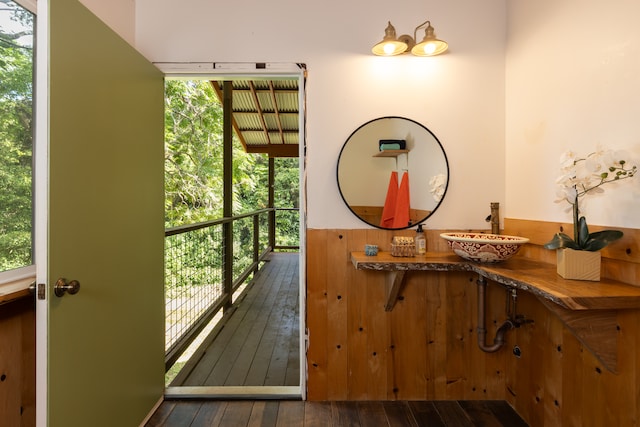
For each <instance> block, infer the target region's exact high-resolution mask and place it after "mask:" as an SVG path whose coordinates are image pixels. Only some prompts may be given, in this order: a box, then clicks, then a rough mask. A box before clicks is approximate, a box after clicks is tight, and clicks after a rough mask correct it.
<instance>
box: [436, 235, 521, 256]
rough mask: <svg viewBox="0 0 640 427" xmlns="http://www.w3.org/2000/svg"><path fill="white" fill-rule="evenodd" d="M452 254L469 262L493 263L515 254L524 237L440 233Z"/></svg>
mask: <svg viewBox="0 0 640 427" xmlns="http://www.w3.org/2000/svg"><path fill="white" fill-rule="evenodd" d="M440 237H442V238H443V239H445V240H446V241H447V243H449V247H450V248H451V249H452V250H453V252H454V253H455V254H456V255H458V256H460V257H462V258H464V259H466V260H469V261H476V262H486V263H495V262H500V261H505V260H507V259H509V258H511V257H512V256H513V255H515V254H517V253H518V251H519V250H520V246H522V245H524V244H525V243H527V242H528V241H529V239H527V238H526V237H516V236H506V235H503V234H482V233H442V234H440Z"/></svg>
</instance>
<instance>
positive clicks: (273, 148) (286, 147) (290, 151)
mask: <svg viewBox="0 0 640 427" xmlns="http://www.w3.org/2000/svg"><path fill="white" fill-rule="evenodd" d="M298 150H299V146H298V144H269V145H251V146H249V147H248V148H247V153H254V154H267V155H269V157H298V156H299V151H298Z"/></svg>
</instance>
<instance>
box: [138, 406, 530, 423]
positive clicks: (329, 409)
mask: <svg viewBox="0 0 640 427" xmlns="http://www.w3.org/2000/svg"><path fill="white" fill-rule="evenodd" d="M178 426H180V427H187V426H189V427H204V426H206V427H214V426H224V427H241V426H263V427H267V426H287V427H289V426H292V427H295V426H303V427H315V426H318V427H327V426H333V427H339V426H353V427H355V426H362V427H369V426H371V427H382V426H434V427H438V426H452V427H466V426H487V427H499V426H505V427H526V426H527V423H525V422H524V420H523V419H522V418H521V417H520V416H519V415H518V414H517V413H516V412H515V411H514V410H513V408H511V406H509V404H508V403H506V402H504V401H497V400H489V401H453V400H450V401H393V402H392V401H388V402H355V401H352V402H302V401H274V400H269V401H194V400H184V401H166V402H164V403H163V404H162V405H161V406H160V408H158V410H157V411H156V412H155V413H154V415H153V416H152V417H151V419H150V420H149V422H148V423H147V424H146V427H178Z"/></svg>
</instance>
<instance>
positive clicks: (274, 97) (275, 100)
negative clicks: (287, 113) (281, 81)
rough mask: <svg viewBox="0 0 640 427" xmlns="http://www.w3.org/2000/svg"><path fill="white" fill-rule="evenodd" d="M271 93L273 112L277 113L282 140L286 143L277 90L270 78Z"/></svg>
mask: <svg viewBox="0 0 640 427" xmlns="http://www.w3.org/2000/svg"><path fill="white" fill-rule="evenodd" d="M269 93H270V95H271V102H272V103H273V112H274V113H275V115H276V123H277V125H278V132H279V133H280V142H281V143H283V144H284V142H285V141H284V133H282V121H281V119H280V109H279V108H278V100H277V99H276V92H275V89H274V87H273V82H272V81H271V80H269Z"/></svg>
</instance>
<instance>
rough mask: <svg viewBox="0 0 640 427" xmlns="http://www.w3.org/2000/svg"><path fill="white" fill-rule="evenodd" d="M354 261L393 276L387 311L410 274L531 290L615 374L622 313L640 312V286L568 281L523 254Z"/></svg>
mask: <svg viewBox="0 0 640 427" xmlns="http://www.w3.org/2000/svg"><path fill="white" fill-rule="evenodd" d="M351 261H352V262H353V265H354V266H355V268H356V269H358V270H378V271H385V272H387V274H388V296H387V303H386V305H385V310H387V311H391V310H392V309H393V307H394V305H395V303H396V300H397V299H398V296H399V294H400V291H401V289H402V286H403V282H404V276H405V274H406V272H407V271H470V272H474V273H477V274H478V275H480V276H482V277H485V278H487V279H490V280H493V281H495V282H497V283H500V284H502V285H504V286H506V287H511V288H515V289H521V290H524V291H527V292H531V293H532V294H534V295H535V296H536V297H537V298H538V299H539V300H540V301H541V302H542V303H543V304H544V306H545V307H547V309H549V310H550V311H551V312H552V313H554V314H555V315H557V316H558V317H559V318H560V320H561V321H562V322H563V323H564V325H565V326H566V327H567V328H568V329H569V330H570V331H571V332H572V333H573V334H574V335H575V336H576V337H577V338H578V339H579V340H580V342H582V343H583V344H584V345H585V347H586V348H587V349H589V351H591V352H592V353H593V354H594V355H595V356H596V357H597V358H598V360H600V361H601V362H602V364H603V365H604V366H605V367H606V368H607V369H608V370H610V371H611V372H616V369H617V356H618V332H617V320H616V319H617V312H618V310H625V309H638V308H640V287H638V286H633V285H629V284H626V283H622V282H618V281H615V280H609V279H602V280H600V281H598V282H592V281H583V280H567V279H563V278H562V277H560V276H559V275H558V273H557V271H556V266H555V264H548V263H543V262H539V261H532V260H530V259H527V258H524V257H518V256H516V257H513V258H511V259H509V260H507V261H504V262H500V263H496V264H488V263H485V264H483V263H476V262H470V261H466V260H463V259H462V258H460V257H458V256H457V255H455V254H452V253H438V252H435V253H427V254H426V255H424V256H417V257H394V256H391V254H390V253H389V252H379V253H378V255H376V256H366V255H365V254H364V252H352V253H351Z"/></svg>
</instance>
